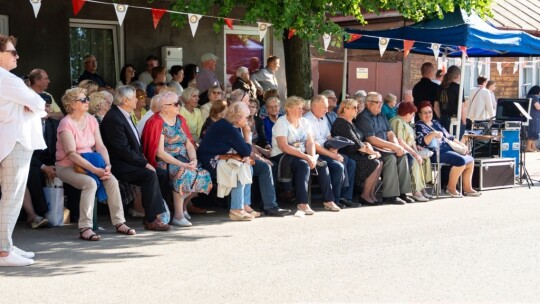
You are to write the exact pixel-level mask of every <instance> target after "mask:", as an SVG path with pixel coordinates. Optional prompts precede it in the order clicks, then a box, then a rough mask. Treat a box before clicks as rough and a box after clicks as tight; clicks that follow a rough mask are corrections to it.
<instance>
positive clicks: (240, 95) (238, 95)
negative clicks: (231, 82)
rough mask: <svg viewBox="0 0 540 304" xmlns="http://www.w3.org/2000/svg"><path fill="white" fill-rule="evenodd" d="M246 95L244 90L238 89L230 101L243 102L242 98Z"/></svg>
mask: <svg viewBox="0 0 540 304" xmlns="http://www.w3.org/2000/svg"><path fill="white" fill-rule="evenodd" d="M245 94H246V92H244V90H242V89H236V90H234V91H232V92H231V96H230V97H229V99H230V101H231V103H233V102H237V101H242V98H243V97H244V95H245Z"/></svg>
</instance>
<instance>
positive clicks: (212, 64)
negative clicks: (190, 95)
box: [197, 53, 223, 105]
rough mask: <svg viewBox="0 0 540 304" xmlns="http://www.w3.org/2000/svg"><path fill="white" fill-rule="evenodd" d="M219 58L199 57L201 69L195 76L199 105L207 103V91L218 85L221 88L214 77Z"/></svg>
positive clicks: (208, 55) (209, 54)
mask: <svg viewBox="0 0 540 304" xmlns="http://www.w3.org/2000/svg"><path fill="white" fill-rule="evenodd" d="M218 59H219V58H218V57H217V56H216V55H214V54H212V53H206V54H204V55H202V56H201V69H200V71H199V73H198V74H197V89H198V90H199V96H200V100H199V104H200V105H203V104H205V103H206V102H207V101H208V89H210V88H211V87H213V86H216V85H219V86H220V87H222V88H223V86H222V85H221V83H220V82H219V80H218V79H217V77H216V63H217V60H218Z"/></svg>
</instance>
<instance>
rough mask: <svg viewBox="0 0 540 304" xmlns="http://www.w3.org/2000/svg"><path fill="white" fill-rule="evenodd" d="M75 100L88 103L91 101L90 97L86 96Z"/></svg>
mask: <svg viewBox="0 0 540 304" xmlns="http://www.w3.org/2000/svg"><path fill="white" fill-rule="evenodd" d="M75 101H80V102H81V103H87V102H88V101H90V98H88V97H84V98H79V99H75Z"/></svg>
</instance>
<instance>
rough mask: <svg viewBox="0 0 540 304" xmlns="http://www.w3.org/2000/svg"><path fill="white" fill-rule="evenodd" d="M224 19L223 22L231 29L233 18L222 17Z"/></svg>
mask: <svg viewBox="0 0 540 304" xmlns="http://www.w3.org/2000/svg"><path fill="white" fill-rule="evenodd" d="M223 20H224V21H225V24H226V25H227V26H228V27H229V28H230V29H231V30H232V29H233V25H232V24H233V20H232V19H229V18H225V19H223Z"/></svg>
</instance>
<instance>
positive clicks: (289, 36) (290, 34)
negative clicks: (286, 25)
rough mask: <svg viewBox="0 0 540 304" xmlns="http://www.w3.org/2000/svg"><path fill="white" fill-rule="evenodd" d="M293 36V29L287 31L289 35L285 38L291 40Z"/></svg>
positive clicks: (294, 31) (294, 32)
mask: <svg viewBox="0 0 540 304" xmlns="http://www.w3.org/2000/svg"><path fill="white" fill-rule="evenodd" d="M294 34H296V30H295V29H294V28H290V29H289V35H287V38H289V39H291V38H292V37H293V36H294Z"/></svg>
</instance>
